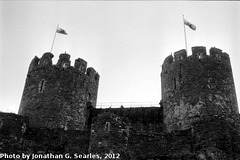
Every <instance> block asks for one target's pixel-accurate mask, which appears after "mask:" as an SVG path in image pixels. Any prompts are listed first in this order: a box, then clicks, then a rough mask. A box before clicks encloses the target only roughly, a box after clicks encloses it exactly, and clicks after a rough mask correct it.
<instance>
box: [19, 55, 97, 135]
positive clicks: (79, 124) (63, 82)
mask: <svg viewBox="0 0 240 160" xmlns="http://www.w3.org/2000/svg"><path fill="white" fill-rule="evenodd" d="M52 58H53V55H52V54H51V53H49V52H47V53H45V54H43V56H42V57H41V58H40V59H39V58H38V57H35V58H34V59H33V60H32V62H31V64H30V66H29V71H28V74H27V78H26V82H25V87H24V91H23V95H22V99H21V104H20V107H19V112H18V113H19V115H24V116H27V117H29V119H30V121H29V122H30V123H29V125H30V126H31V127H48V128H64V129H65V130H68V129H70V130H71V129H75V130H84V129H85V128H86V123H87V118H88V108H87V103H90V105H91V106H93V107H96V101H97V91H98V83H99V75H98V73H97V72H96V71H95V70H94V69H93V68H87V62H86V61H84V60H83V59H80V58H79V59H77V60H76V61H75V64H74V66H71V61H70V55H68V54H66V53H65V54H61V55H60V56H59V60H58V62H57V64H56V65H53V64H52Z"/></svg>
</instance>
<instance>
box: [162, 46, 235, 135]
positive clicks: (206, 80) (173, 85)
mask: <svg viewBox="0 0 240 160" xmlns="http://www.w3.org/2000/svg"><path fill="white" fill-rule="evenodd" d="M161 81H162V106H163V112H164V124H165V126H166V131H168V132H170V131H173V130H182V129H188V128H190V126H191V123H192V122H195V121H197V120H200V119H202V118H203V117H212V116H216V115H217V116H224V117H226V118H229V119H233V118H234V117H236V116H237V114H238V106H237V100H236V92H235V87H234V81H233V75H232V69H231V64H230V59H229V56H228V54H226V53H223V52H222V51H221V50H220V49H217V48H211V49H210V55H207V54H206V49H205V47H193V48H192V55H190V56H188V57H187V53H186V51H185V50H180V51H178V52H175V53H174V57H173V56H171V55H170V56H168V57H167V58H166V59H165V61H164V63H163V65H162V73H161Z"/></svg>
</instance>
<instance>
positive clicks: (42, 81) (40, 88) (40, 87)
mask: <svg viewBox="0 0 240 160" xmlns="http://www.w3.org/2000/svg"><path fill="white" fill-rule="evenodd" d="M45 82H46V81H45V80H41V81H40V83H39V90H38V92H39V93H42V92H43V90H44V88H45Z"/></svg>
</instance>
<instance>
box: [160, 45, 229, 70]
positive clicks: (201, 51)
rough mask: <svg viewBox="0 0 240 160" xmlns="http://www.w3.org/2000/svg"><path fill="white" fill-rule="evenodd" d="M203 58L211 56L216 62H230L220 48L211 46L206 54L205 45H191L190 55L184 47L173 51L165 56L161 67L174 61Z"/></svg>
mask: <svg viewBox="0 0 240 160" xmlns="http://www.w3.org/2000/svg"><path fill="white" fill-rule="evenodd" d="M204 58H211V59H215V60H217V61H218V62H223V63H230V60H229V55H228V54H227V53H225V52H222V50H221V49H218V48H215V47H212V48H210V50H209V55H208V54H207V51H206V47H204V46H195V47H192V55H189V56H187V52H186V50H185V49H182V50H179V51H176V52H174V56H172V55H169V56H168V57H167V58H165V60H164V62H163V69H164V67H166V66H167V65H171V64H172V63H174V62H179V61H193V60H202V59H204ZM183 63H184V62H183Z"/></svg>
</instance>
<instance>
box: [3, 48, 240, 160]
mask: <svg viewBox="0 0 240 160" xmlns="http://www.w3.org/2000/svg"><path fill="white" fill-rule="evenodd" d="M52 58H53V54H52V53H50V52H47V53H45V54H43V56H42V57H41V58H38V57H34V59H33V60H32V62H31V63H30V66H29V70H28V74H27V78H26V83H25V87H24V91H23V95H22V99H21V104H20V107H19V112H18V115H17V114H13V113H2V112H0V137H1V138H0V153H4V154H2V155H1V154H0V159H19V158H20V159H21V158H22V159H24V157H17V158H16V157H14V156H16V155H21V154H22V153H24V154H29V155H30V154H31V155H32V158H34V159H121V160H220V159H221V160H240V115H239V111H238V106H237V98H236V92H235V87H234V81H233V75H232V69H231V63H230V58H229V55H228V54H227V53H224V52H222V50H220V49H218V48H215V47H214V48H211V49H210V51H209V54H207V52H206V48H205V47H201V46H198V47H192V55H190V56H187V53H186V50H180V51H177V52H175V53H174V55H173V56H172V55H170V56H168V57H167V58H166V59H165V60H164V62H163V65H162V73H161V85H162V87H161V88H162V99H161V101H160V107H152V106H149V107H146V108H143V107H138V108H124V106H122V107H119V108H106V109H101V108H96V102H97V93H98V84H99V79H100V76H99V74H98V73H97V72H96V71H95V70H94V69H93V68H87V62H86V61H84V60H83V59H80V58H78V59H76V60H75V63H74V66H71V61H70V55H69V54H66V53H64V54H61V55H60V56H59V60H58V62H57V64H56V65H54V64H52ZM33 154H35V156H36V157H35V156H34V155H33ZM41 156H42V157H41Z"/></svg>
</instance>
